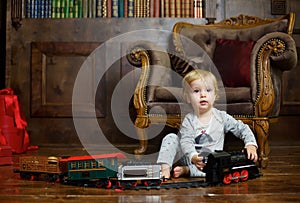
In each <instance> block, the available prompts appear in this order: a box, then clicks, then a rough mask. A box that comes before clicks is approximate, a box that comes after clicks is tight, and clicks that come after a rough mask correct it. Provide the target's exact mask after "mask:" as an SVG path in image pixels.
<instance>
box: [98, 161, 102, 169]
mask: <svg viewBox="0 0 300 203" xmlns="http://www.w3.org/2000/svg"><path fill="white" fill-rule="evenodd" d="M100 167H103V161H100V160H98V168H100Z"/></svg>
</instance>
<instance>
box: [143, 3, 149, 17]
mask: <svg viewBox="0 0 300 203" xmlns="http://www.w3.org/2000/svg"><path fill="white" fill-rule="evenodd" d="M144 10H145V17H147V18H149V17H150V0H145V9H144Z"/></svg>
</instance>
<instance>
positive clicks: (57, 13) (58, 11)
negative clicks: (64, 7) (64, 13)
mask: <svg viewBox="0 0 300 203" xmlns="http://www.w3.org/2000/svg"><path fill="white" fill-rule="evenodd" d="M60 1H61V0H56V7H55V8H56V9H55V10H56V11H55V16H56V18H60V8H61V5H60V3H61V2H60Z"/></svg>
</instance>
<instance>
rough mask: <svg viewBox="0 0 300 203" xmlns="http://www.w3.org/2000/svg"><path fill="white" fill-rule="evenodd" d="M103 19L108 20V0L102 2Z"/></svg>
mask: <svg viewBox="0 0 300 203" xmlns="http://www.w3.org/2000/svg"><path fill="white" fill-rule="evenodd" d="M102 17H103V18H107V0H102Z"/></svg>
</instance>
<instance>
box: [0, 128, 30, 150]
mask: <svg viewBox="0 0 300 203" xmlns="http://www.w3.org/2000/svg"><path fill="white" fill-rule="evenodd" d="M1 131H2V134H3V135H4V137H5V138H6V142H7V145H8V146H10V147H11V151H12V152H13V153H23V152H24V151H26V150H24V145H23V143H24V129H20V128H14V127H10V128H2V129H1ZM26 149H27V146H26Z"/></svg>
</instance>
